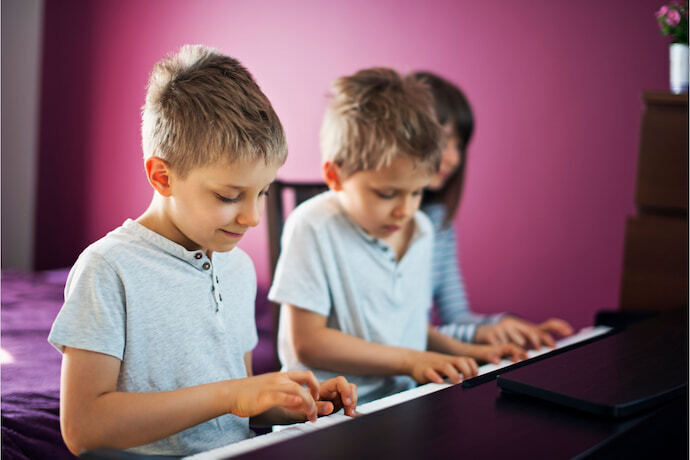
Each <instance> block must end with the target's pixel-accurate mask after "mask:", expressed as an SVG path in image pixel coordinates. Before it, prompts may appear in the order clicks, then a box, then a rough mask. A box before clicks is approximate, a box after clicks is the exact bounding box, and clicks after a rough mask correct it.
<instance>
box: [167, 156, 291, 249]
mask: <svg viewBox="0 0 690 460" xmlns="http://www.w3.org/2000/svg"><path fill="white" fill-rule="evenodd" d="M279 167H280V164H278V163H274V164H268V165H267V164H266V163H265V162H264V161H263V160H256V161H249V162H240V161H237V162H234V163H227V162H220V163H215V164H212V165H207V166H203V167H198V168H195V169H193V170H192V171H190V172H189V173H188V174H187V176H186V177H184V178H183V179H181V178H179V176H175V174H174V172H173V173H171V187H170V196H169V200H168V202H169V207H168V212H167V215H168V217H169V219H170V221H171V223H172V225H173V234H172V235H170V236H172V238H171V239H172V240H173V241H175V242H177V243H179V244H181V245H182V246H184V247H185V248H186V249H188V250H195V249H203V250H205V251H214V252H226V251H229V250H231V249H233V248H234V247H235V246H236V245H237V243H238V242H239V241H240V239H242V236H243V235H244V233H245V232H246V231H247V230H248V229H249V228H250V227H255V226H256V225H258V224H259V221H260V219H261V215H262V214H263V211H264V204H265V201H266V194H267V192H268V187H269V185H270V184H271V182H273V180H274V179H275V176H276V172H277V171H278V168H279Z"/></svg>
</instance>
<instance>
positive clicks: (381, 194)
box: [374, 190, 395, 200]
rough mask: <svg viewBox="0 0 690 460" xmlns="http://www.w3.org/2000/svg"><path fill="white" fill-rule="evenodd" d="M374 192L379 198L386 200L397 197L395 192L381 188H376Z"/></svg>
mask: <svg viewBox="0 0 690 460" xmlns="http://www.w3.org/2000/svg"><path fill="white" fill-rule="evenodd" d="M374 193H375V194H376V195H377V196H378V197H379V198H383V199H384V200H390V199H392V198H395V192H383V191H381V190H374Z"/></svg>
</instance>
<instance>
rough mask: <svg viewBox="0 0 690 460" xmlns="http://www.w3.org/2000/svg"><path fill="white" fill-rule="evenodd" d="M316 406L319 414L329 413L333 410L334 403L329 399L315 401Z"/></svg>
mask: <svg viewBox="0 0 690 460" xmlns="http://www.w3.org/2000/svg"><path fill="white" fill-rule="evenodd" d="M316 408H317V412H318V414H319V415H329V414H332V413H333V411H334V410H335V405H334V404H333V403H332V402H330V401H317V402H316Z"/></svg>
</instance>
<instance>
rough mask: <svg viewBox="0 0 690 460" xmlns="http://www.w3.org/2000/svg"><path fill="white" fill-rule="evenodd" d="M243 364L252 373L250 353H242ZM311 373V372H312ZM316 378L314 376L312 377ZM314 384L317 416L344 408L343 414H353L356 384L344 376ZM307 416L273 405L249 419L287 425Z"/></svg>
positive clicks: (252, 422) (256, 424) (255, 424)
mask: <svg viewBox="0 0 690 460" xmlns="http://www.w3.org/2000/svg"><path fill="white" fill-rule="evenodd" d="M244 365H245V366H246V367H247V375H248V376H250V377H251V376H252V375H254V373H253V370H252V353H251V352H249V353H247V354H245V355H244ZM312 375H313V374H312ZM314 380H316V378H314ZM316 384H317V385H318V387H319V398H318V400H317V401H316V409H317V413H318V415H319V416H321V415H329V414H332V413H333V412H336V411H338V410H340V408H341V407H344V408H345V415H349V416H351V417H354V416H355V413H356V407H357V385H355V384H354V383H350V382H348V381H347V380H346V379H345V377H336V378H334V379H330V380H326V381H325V382H321V383H318V382H316ZM306 420H307V418H306V417H305V415H304V413H300V412H297V411H291V410H288V409H285V408H283V407H273V408H271V409H269V410H267V411H266V412H262V413H261V414H258V415H255V416H254V417H252V418H251V419H250V424H251V425H252V426H257V427H259V426H271V425H289V424H291V423H297V422H304V421H306Z"/></svg>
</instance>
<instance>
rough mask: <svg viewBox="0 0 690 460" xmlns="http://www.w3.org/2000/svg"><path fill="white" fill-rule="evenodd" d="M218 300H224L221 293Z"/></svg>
mask: <svg viewBox="0 0 690 460" xmlns="http://www.w3.org/2000/svg"><path fill="white" fill-rule="evenodd" d="M218 300H220V301H221V302H222V301H223V296H222V295H220V294H218Z"/></svg>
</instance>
